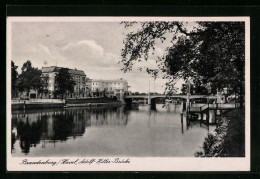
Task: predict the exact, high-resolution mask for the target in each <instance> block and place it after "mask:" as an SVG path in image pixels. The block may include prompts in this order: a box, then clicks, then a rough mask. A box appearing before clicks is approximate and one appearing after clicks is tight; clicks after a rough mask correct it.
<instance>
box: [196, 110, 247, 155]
mask: <svg viewBox="0 0 260 179" xmlns="http://www.w3.org/2000/svg"><path fill="white" fill-rule="evenodd" d="M202 150H203V151H199V152H196V154H195V156H196V157H244V156H245V109H235V110H233V111H230V112H227V113H225V114H223V115H222V116H218V117H217V128H216V129H215V133H214V134H208V137H206V138H205V141H204V143H203V147H202Z"/></svg>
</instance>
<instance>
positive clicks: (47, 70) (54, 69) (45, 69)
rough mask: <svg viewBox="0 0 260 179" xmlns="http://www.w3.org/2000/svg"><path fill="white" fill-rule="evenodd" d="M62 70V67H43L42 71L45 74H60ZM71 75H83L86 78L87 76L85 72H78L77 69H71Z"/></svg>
mask: <svg viewBox="0 0 260 179" xmlns="http://www.w3.org/2000/svg"><path fill="white" fill-rule="evenodd" d="M61 68H62V67H56V66H50V67H42V69H41V71H42V72H43V73H50V72H59V70H60V69H61ZM67 69H69V68H67ZM69 73H70V74H73V75H83V76H86V74H85V72H84V71H83V70H77V69H76V68H75V69H69Z"/></svg>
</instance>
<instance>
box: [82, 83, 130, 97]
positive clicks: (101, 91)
mask: <svg viewBox="0 0 260 179" xmlns="http://www.w3.org/2000/svg"><path fill="white" fill-rule="evenodd" d="M128 87H129V86H128V83H127V81H126V80H124V79H122V78H120V79H118V80H96V79H88V80H87V81H86V88H87V89H90V95H91V96H94V97H95V96H106V97H110V98H111V97H117V98H118V99H119V98H120V94H125V93H126V92H127V91H128Z"/></svg>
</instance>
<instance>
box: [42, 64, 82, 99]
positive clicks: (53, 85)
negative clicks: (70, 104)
mask: <svg viewBox="0 0 260 179" xmlns="http://www.w3.org/2000/svg"><path fill="white" fill-rule="evenodd" d="M60 69H61V67H56V66H50V67H42V69H41V71H42V77H43V80H44V88H43V93H42V94H41V98H56V97H57V96H56V94H55V91H56V90H57V89H58V86H57V82H56V76H57V74H58V73H59V70H60ZM68 71H69V73H70V75H71V76H72V78H73V79H74V81H75V82H76V85H75V86H74V92H73V93H69V92H67V93H66V94H65V96H64V97H66V98H77V97H85V96H86V92H85V84H86V74H85V72H84V71H82V70H77V69H68Z"/></svg>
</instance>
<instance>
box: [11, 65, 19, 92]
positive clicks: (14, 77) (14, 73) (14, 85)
mask: <svg viewBox="0 0 260 179" xmlns="http://www.w3.org/2000/svg"><path fill="white" fill-rule="evenodd" d="M17 68H18V66H15V64H14V62H13V61H12V62H11V70H12V86H11V88H12V96H13V95H14V93H15V91H16V90H17V80H18V72H17Z"/></svg>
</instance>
